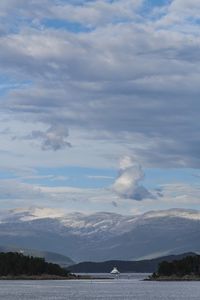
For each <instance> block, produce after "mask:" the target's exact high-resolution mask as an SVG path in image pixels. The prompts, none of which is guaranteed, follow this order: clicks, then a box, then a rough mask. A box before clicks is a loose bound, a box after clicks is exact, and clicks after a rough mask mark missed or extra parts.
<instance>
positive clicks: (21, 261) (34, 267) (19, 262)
mask: <svg viewBox="0 0 200 300" xmlns="http://www.w3.org/2000/svg"><path fill="white" fill-rule="evenodd" d="M3 279H4V280H9V279H10V280H14V279H23V280H26V279H28V280H30V279H31V280H34V279H35V280H50V279H78V277H77V276H76V275H73V274H71V273H70V272H69V271H68V270H66V269H64V268H61V267H60V266H59V265H57V264H53V263H47V262H46V261H45V260H44V258H40V257H33V256H25V255H23V254H21V253H17V252H16V253H15V252H8V253H0V280H3Z"/></svg>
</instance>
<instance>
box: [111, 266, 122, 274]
mask: <svg viewBox="0 0 200 300" xmlns="http://www.w3.org/2000/svg"><path fill="white" fill-rule="evenodd" d="M110 274H114V275H118V274H120V272H119V271H118V270H117V268H116V267H114V268H113V270H112V271H111V272H110Z"/></svg>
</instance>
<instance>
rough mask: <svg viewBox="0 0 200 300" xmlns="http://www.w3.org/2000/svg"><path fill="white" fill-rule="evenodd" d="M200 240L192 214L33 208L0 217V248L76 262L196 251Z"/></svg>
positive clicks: (199, 219)
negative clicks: (32, 251)
mask: <svg viewBox="0 0 200 300" xmlns="http://www.w3.org/2000/svg"><path fill="white" fill-rule="evenodd" d="M199 237H200V212H199V211H194V210H182V209H171V210H167V211H152V212H148V213H145V214H143V215H137V216H122V215H119V214H114V213H106V212H101V213H95V214H91V215H85V214H81V213H70V214H66V215H64V214H63V213H62V212H56V211H51V210H48V209H41V208H37V209H36V208H32V209H29V210H14V211H9V212H7V213H5V212H4V213H3V214H2V215H1V216H0V239H1V244H2V245H14V246H18V247H26V248H34V249H38V250H46V251H53V252H57V253H60V254H64V255H67V256H69V257H71V258H72V259H74V260H76V261H83V260H93V261H95V260H96V261H101V260H107V259H139V258H141V257H142V258H143V257H155V256H158V255H163V254H164V255H166V254H178V253H183V252H187V251H196V252H199V251H200V239H199Z"/></svg>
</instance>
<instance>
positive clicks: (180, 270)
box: [148, 255, 200, 281]
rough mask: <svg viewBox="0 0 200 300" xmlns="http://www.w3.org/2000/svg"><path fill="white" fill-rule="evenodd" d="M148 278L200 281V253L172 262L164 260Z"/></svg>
mask: <svg viewBox="0 0 200 300" xmlns="http://www.w3.org/2000/svg"><path fill="white" fill-rule="evenodd" d="M148 280H158V281H177V280H187V281H189V280H198V281H200V255H195V256H191V255H189V256H187V257H184V258H182V259H178V260H177V259H176V260H173V261H171V262H169V261H166V260H165V261H163V262H161V263H160V264H159V266H158V270H157V271H156V272H154V273H153V275H152V276H150V277H149V279H148Z"/></svg>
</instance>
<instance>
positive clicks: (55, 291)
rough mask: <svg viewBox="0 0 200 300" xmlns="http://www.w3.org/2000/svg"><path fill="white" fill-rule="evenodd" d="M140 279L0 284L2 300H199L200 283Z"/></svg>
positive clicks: (136, 276) (132, 277) (0, 297)
mask: <svg viewBox="0 0 200 300" xmlns="http://www.w3.org/2000/svg"><path fill="white" fill-rule="evenodd" d="M142 277H143V276H142V275H135V276H134V275H133V276H130V277H129V279H128V277H125V278H121V279H114V280H103V279H98V280H92V281H91V280H71V281H70V280H69V281H64V280H63V281H21V280H19V281H0V299H4V300H13V299H15V300H33V299H34V300H36V299H37V300H43V299H44V300H95V299H97V300H111V299H118V300H180V299H181V300H190V299H191V300H199V299H200V282H148V281H142Z"/></svg>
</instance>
